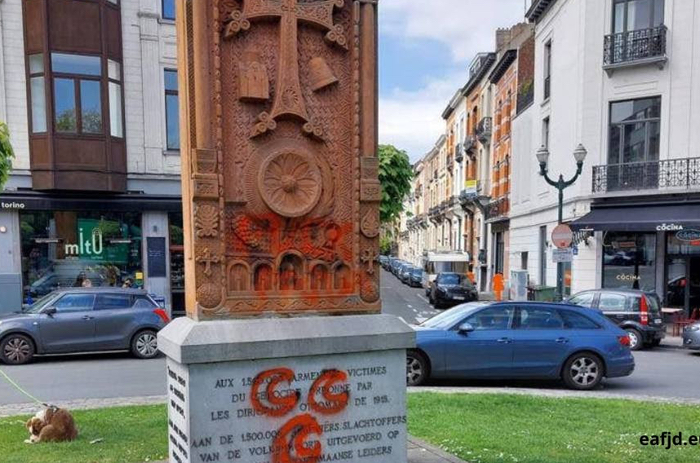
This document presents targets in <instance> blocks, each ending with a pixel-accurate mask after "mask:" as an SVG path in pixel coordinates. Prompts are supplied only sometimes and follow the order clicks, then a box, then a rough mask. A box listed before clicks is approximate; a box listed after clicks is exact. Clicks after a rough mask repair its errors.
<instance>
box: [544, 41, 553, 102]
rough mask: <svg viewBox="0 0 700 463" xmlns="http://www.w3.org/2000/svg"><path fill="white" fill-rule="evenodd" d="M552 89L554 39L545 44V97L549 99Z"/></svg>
mask: <svg viewBox="0 0 700 463" xmlns="http://www.w3.org/2000/svg"><path fill="white" fill-rule="evenodd" d="M551 91H552V41H551V40H550V41H549V42H547V43H545V44H544V99H545V100H548V99H549V97H550V96H551Z"/></svg>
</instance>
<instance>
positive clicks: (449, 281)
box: [438, 273, 472, 286]
mask: <svg viewBox="0 0 700 463" xmlns="http://www.w3.org/2000/svg"><path fill="white" fill-rule="evenodd" d="M438 283H440V284H441V285H447V286H471V285H472V283H471V281H469V278H467V276H466V275H459V274H457V273H448V274H443V275H440V279H439V281H438Z"/></svg>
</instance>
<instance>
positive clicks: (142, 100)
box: [0, 0, 184, 311]
mask: <svg viewBox="0 0 700 463" xmlns="http://www.w3.org/2000/svg"><path fill="white" fill-rule="evenodd" d="M37 15H39V16H40V17H43V18H45V19H46V22H45V23H37V22H36V21H35V20H34V18H36V17H37ZM174 16H175V5H174V1H173V0H97V1H94V2H83V1H79V0H58V1H54V0H51V1H50V2H47V1H46V0H26V1H25V0H0V121H4V122H6V123H7V124H8V126H9V130H10V133H11V140H12V144H13V147H14V150H15V155H16V160H15V161H14V163H13V164H14V171H13V172H12V175H11V179H10V181H9V182H8V184H7V185H6V186H5V190H4V191H0V204H2V208H1V209H0V252H1V253H2V255H6V256H10V259H4V258H3V259H0V291H3V292H4V291H6V294H10V295H11V297H9V298H8V299H7V301H6V303H4V302H1V301H0V311H6V310H17V309H18V307H17V303H18V302H19V301H22V300H23V301H24V302H31V300H35V299H36V298H37V297H40V296H41V295H43V294H45V293H46V292H48V291H51V290H53V289H55V288H58V287H64V286H75V285H77V284H80V283H81V282H82V281H84V280H86V279H89V280H90V283H91V284H93V285H96V286H97V285H99V286H121V285H123V284H125V283H126V284H131V283H132V282H133V284H135V285H136V286H143V287H144V288H146V289H147V290H148V291H149V292H151V293H153V294H154V295H155V296H157V297H158V298H160V299H162V302H163V303H164V304H165V305H166V306H167V307H168V308H169V309H175V310H176V311H182V310H184V307H183V304H184V288H183V285H182V278H183V276H184V273H183V271H182V266H183V263H184V259H183V254H182V247H181V246H182V243H181V239H182V233H181V228H182V212H181V199H180V153H179V127H178V123H179V119H178V106H179V100H178V88H177V77H176V75H177V61H176V32H175V23H174V19H175V18H174ZM86 22H92V23H93V27H82V28H75V27H69V26H66V28H67V29H69V30H68V31H61V30H60V29H61V28H60V27H57V24H64V23H65V24H67V25H70V24H74V23H75V24H85V23H86ZM97 24H100V26H99V27H98V26H97ZM118 25H119V26H118ZM95 31H97V32H95ZM36 36H40V37H45V40H44V42H43V45H37V42H36V41H35V39H34V37H36ZM37 47H38V48H37ZM47 140H48V141H47ZM42 141H43V142H42ZM44 142H46V143H44ZM42 143H43V144H42ZM47 143H48V145H50V146H51V148H49V149H46V148H45V146H46V144H47ZM104 146H107V148H106V149H105V148H104ZM75 153H78V154H75ZM46 175H48V177H46ZM49 177H50V178H51V180H47V181H45V180H44V179H45V178H49ZM102 178H108V179H109V180H108V184H109V186H108V187H104V186H103V185H104V184H105V183H103V182H102V180H101V179H102ZM93 179H95V181H93ZM86 235H90V236H94V237H95V238H94V239H95V240H96V242H97V243H99V247H98V246H94V245H93V246H91V247H92V251H91V252H88V251H87V250H86V249H85V247H84V246H82V245H83V240H84V238H85V236H86ZM81 237H82V238H81ZM92 239H93V238H90V239H89V240H88V241H90V243H92V241H91V240H92ZM74 246H78V249H79V251H78V252H77V253H71V252H67V251H70V250H72V249H74ZM95 248H98V249H99V250H101V252H100V253H97V252H96V249H95Z"/></svg>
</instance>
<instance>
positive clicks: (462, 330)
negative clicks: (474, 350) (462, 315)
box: [457, 323, 474, 335]
mask: <svg viewBox="0 0 700 463" xmlns="http://www.w3.org/2000/svg"><path fill="white" fill-rule="evenodd" d="M457 331H458V332H459V334H463V335H467V334H469V333H471V332H472V331H474V327H473V326H472V324H471V323H462V324H461V325H459V328H458V330H457Z"/></svg>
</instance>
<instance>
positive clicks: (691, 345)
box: [683, 322, 700, 350]
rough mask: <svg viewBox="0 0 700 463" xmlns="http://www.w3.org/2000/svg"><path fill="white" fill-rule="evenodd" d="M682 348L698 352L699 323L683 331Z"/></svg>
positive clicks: (699, 343) (699, 344)
mask: <svg viewBox="0 0 700 463" xmlns="http://www.w3.org/2000/svg"><path fill="white" fill-rule="evenodd" d="M683 346H684V347H685V348H686V349H690V350H700V322H698V323H695V324H693V325H690V326H687V327H686V328H685V330H683Z"/></svg>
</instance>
